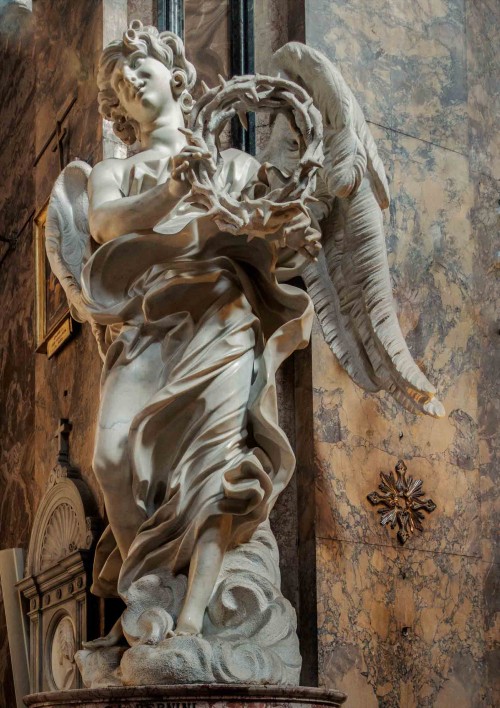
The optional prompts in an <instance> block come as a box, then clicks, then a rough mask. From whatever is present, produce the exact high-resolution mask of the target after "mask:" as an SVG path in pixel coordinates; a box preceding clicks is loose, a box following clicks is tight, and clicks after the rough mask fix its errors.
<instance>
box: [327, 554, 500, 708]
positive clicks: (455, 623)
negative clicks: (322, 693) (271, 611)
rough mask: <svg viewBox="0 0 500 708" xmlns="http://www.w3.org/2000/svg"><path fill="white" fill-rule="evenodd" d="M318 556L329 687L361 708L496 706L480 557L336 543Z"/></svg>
mask: <svg viewBox="0 0 500 708" xmlns="http://www.w3.org/2000/svg"><path fill="white" fill-rule="evenodd" d="M317 553H318V557H317V564H318V598H319V599H318V627H319V644H320V651H319V666H320V685H324V686H327V687H328V686H334V685H335V686H336V687H337V688H338V689H340V690H344V691H346V692H347V693H348V700H347V702H346V706H352V707H353V708H354V706H363V707H364V708H365V707H366V708H371V707H373V708H376V706H384V708H410V707H411V708H416V707H417V706H418V708H426V707H427V706H429V707H430V706H433V707H434V708H435V707H436V706H437V707H439V708H448V707H449V706H451V705H456V706H461V707H463V708H476V706H478V705H493V704H492V703H490V702H489V701H488V695H487V691H486V690H485V688H484V684H483V677H484V664H483V662H482V657H483V652H484V641H483V637H482V631H483V619H482V614H483V602H482V592H481V580H480V578H481V563H480V561H477V560H475V559H471V558H465V557H463V556H458V555H449V554H438V555H436V554H433V553H427V552H420V551H406V550H396V549H393V548H387V547H377V546H371V545H368V544H357V543H343V542H335V541H328V542H327V541H325V542H320V543H319V545H318V551H317Z"/></svg>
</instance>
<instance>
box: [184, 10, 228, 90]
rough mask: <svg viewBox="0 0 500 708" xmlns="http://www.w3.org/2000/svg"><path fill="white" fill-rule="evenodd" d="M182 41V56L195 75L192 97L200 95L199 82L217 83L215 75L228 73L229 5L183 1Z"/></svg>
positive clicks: (209, 84)
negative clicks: (184, 47) (196, 79)
mask: <svg viewBox="0 0 500 708" xmlns="http://www.w3.org/2000/svg"><path fill="white" fill-rule="evenodd" d="M184 41H185V44H186V54H187V57H188V59H189V61H191V62H192V63H193V64H194V65H195V67H196V71H197V73H198V83H197V88H196V89H195V92H194V95H195V96H196V97H198V96H199V95H200V91H201V87H200V82H201V81H202V80H203V81H205V83H206V84H207V85H208V86H210V87H211V86H215V85H216V84H217V83H218V78H217V77H218V75H219V74H220V75H221V76H223V77H224V78H228V77H229V76H230V73H231V59H230V44H229V42H230V26H229V2H228V1H227V0H222V2H221V0H203V2H199V0H184Z"/></svg>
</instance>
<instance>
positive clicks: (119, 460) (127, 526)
mask: <svg viewBox="0 0 500 708" xmlns="http://www.w3.org/2000/svg"><path fill="white" fill-rule="evenodd" d="M131 330H132V328H131ZM131 330H129V331H128V332H125V333H124V334H123V335H120V337H119V340H120V341H116V342H115V343H114V344H113V345H112V346H113V347H116V349H117V350H118V351H119V352H121V353H120V355H119V356H117V358H116V360H115V361H114V362H113V365H112V366H111V367H110V368H109V369H108V370H106V371H105V375H104V376H103V381H102V386H101V406H100V411H99V421H98V425H97V430H96V438H95V450H94V461H93V467H94V472H95V474H96V477H97V479H98V481H99V484H100V486H101V489H102V492H103V496H104V502H105V505H106V513H107V516H108V520H109V524H110V526H111V530H112V532H113V535H114V537H115V540H116V542H117V545H118V548H119V550H120V554H121V556H122V558H123V559H125V558H126V557H127V554H128V549H129V548H130V545H131V543H132V541H133V540H134V538H135V536H136V534H137V530H138V529H139V527H140V526H141V524H142V523H144V521H145V520H146V512H145V510H144V509H142V508H141V507H140V506H139V505H138V504H137V501H136V498H135V495H134V492H133V488H132V467H131V463H130V456H129V434H130V426H131V423H132V420H133V419H134V417H135V416H136V415H137V413H139V411H141V410H142V409H143V408H144V406H145V405H146V404H147V402H148V401H149V400H150V398H151V397H152V396H153V395H154V394H155V393H156V391H157V389H158V385H159V383H158V381H159V372H160V371H161V370H162V361H161V356H160V345H159V343H152V344H150V345H149V346H147V347H145V349H144V350H143V351H142V352H141V353H140V354H139V355H137V356H136V357H135V358H131V357H130V355H127V337H128V336H130V337H132V336H133V333H132V331H131ZM120 347H121V349H120ZM108 357H109V358H110V359H112V353H111V354H110V353H109V352H108ZM122 360H123V363H122Z"/></svg>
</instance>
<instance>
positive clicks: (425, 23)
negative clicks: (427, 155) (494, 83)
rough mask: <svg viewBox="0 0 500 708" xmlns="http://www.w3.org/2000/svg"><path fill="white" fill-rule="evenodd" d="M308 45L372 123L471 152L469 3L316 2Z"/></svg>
mask: <svg viewBox="0 0 500 708" xmlns="http://www.w3.org/2000/svg"><path fill="white" fill-rule="evenodd" d="M306 40H307V44H310V45H311V46H313V47H315V48H316V49H319V50H321V51H323V52H324V53H325V54H326V55H327V56H328V57H329V58H330V59H331V60H333V61H334V62H335V64H336V65H337V67H338V68H339V69H340V70H341V71H342V74H343V76H344V78H345V79H346V81H347V83H348V84H349V86H350V87H351V89H352V90H353V91H354V93H355V95H356V96H357V98H358V100H359V101H360V104H361V106H362V108H363V110H364V112H365V115H366V116H367V117H368V118H369V119H370V120H372V121H375V122H376V123H380V124H382V125H384V126H386V127H391V128H394V129H397V130H400V131H402V132H405V133H408V134H410V135H413V136H416V137H419V138H422V139H424V140H428V141H431V142H433V143H436V144H438V145H442V146H446V147H449V148H452V149H453V150H457V151H459V152H462V153H464V154H466V152H467V140H468V136H467V85H466V48H465V10H464V3H463V0H376V2H370V3H367V2H366V1H365V0H334V2H332V1H331V0H314V2H307V3H306Z"/></svg>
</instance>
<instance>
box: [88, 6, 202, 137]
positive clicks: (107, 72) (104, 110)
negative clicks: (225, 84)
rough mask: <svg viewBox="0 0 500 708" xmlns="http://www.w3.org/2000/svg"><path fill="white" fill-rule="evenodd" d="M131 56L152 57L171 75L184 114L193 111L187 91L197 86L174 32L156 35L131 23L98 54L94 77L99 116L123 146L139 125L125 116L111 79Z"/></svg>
mask: <svg viewBox="0 0 500 708" xmlns="http://www.w3.org/2000/svg"><path fill="white" fill-rule="evenodd" d="M134 52H140V53H141V54H142V55H143V56H145V57H148V56H149V57H153V58H154V59H157V60H158V61H160V62H161V63H162V64H164V65H165V66H166V67H167V69H169V70H170V71H171V72H172V90H173V93H174V95H175V96H177V97H178V100H179V102H180V106H181V108H182V111H183V112H184V113H186V114H187V113H189V112H190V111H191V108H192V107H193V98H192V96H191V93H190V90H191V89H192V88H193V86H194V84H195V82H196V69H195V68H194V66H193V65H192V64H191V63H190V62H189V61H187V59H186V55H185V53H184V44H183V43H182V40H181V39H179V37H178V36H177V35H176V34H174V33H173V32H159V31H158V30H157V29H156V27H152V26H150V25H148V26H143V24H142V22H140V21H139V20H133V21H132V22H131V23H130V26H129V28H128V30H127V31H126V32H124V33H123V39H121V40H120V39H118V40H115V41H114V42H111V43H110V44H108V46H107V47H106V48H105V49H104V51H103V53H102V54H101V58H100V60H99V70H98V73H97V86H98V88H99V93H98V96H97V100H98V102H99V113H100V114H101V115H102V116H103V117H104V118H107V120H110V121H112V122H113V130H114V132H115V135H117V136H118V137H119V138H120V140H122V141H123V142H124V143H125V144H126V145H132V144H133V143H134V142H135V141H136V140H137V139H138V137H139V125H138V123H137V121H135V120H133V119H132V118H131V117H130V116H128V115H127V114H126V112H125V111H124V110H123V108H122V106H121V105H120V101H119V100H118V96H117V95H116V93H115V90H114V89H113V87H112V85H111V75H112V73H113V70H114V68H115V66H116V64H117V63H118V61H119V60H120V59H121V58H123V57H127V56H129V55H130V54H132V53H134Z"/></svg>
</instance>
